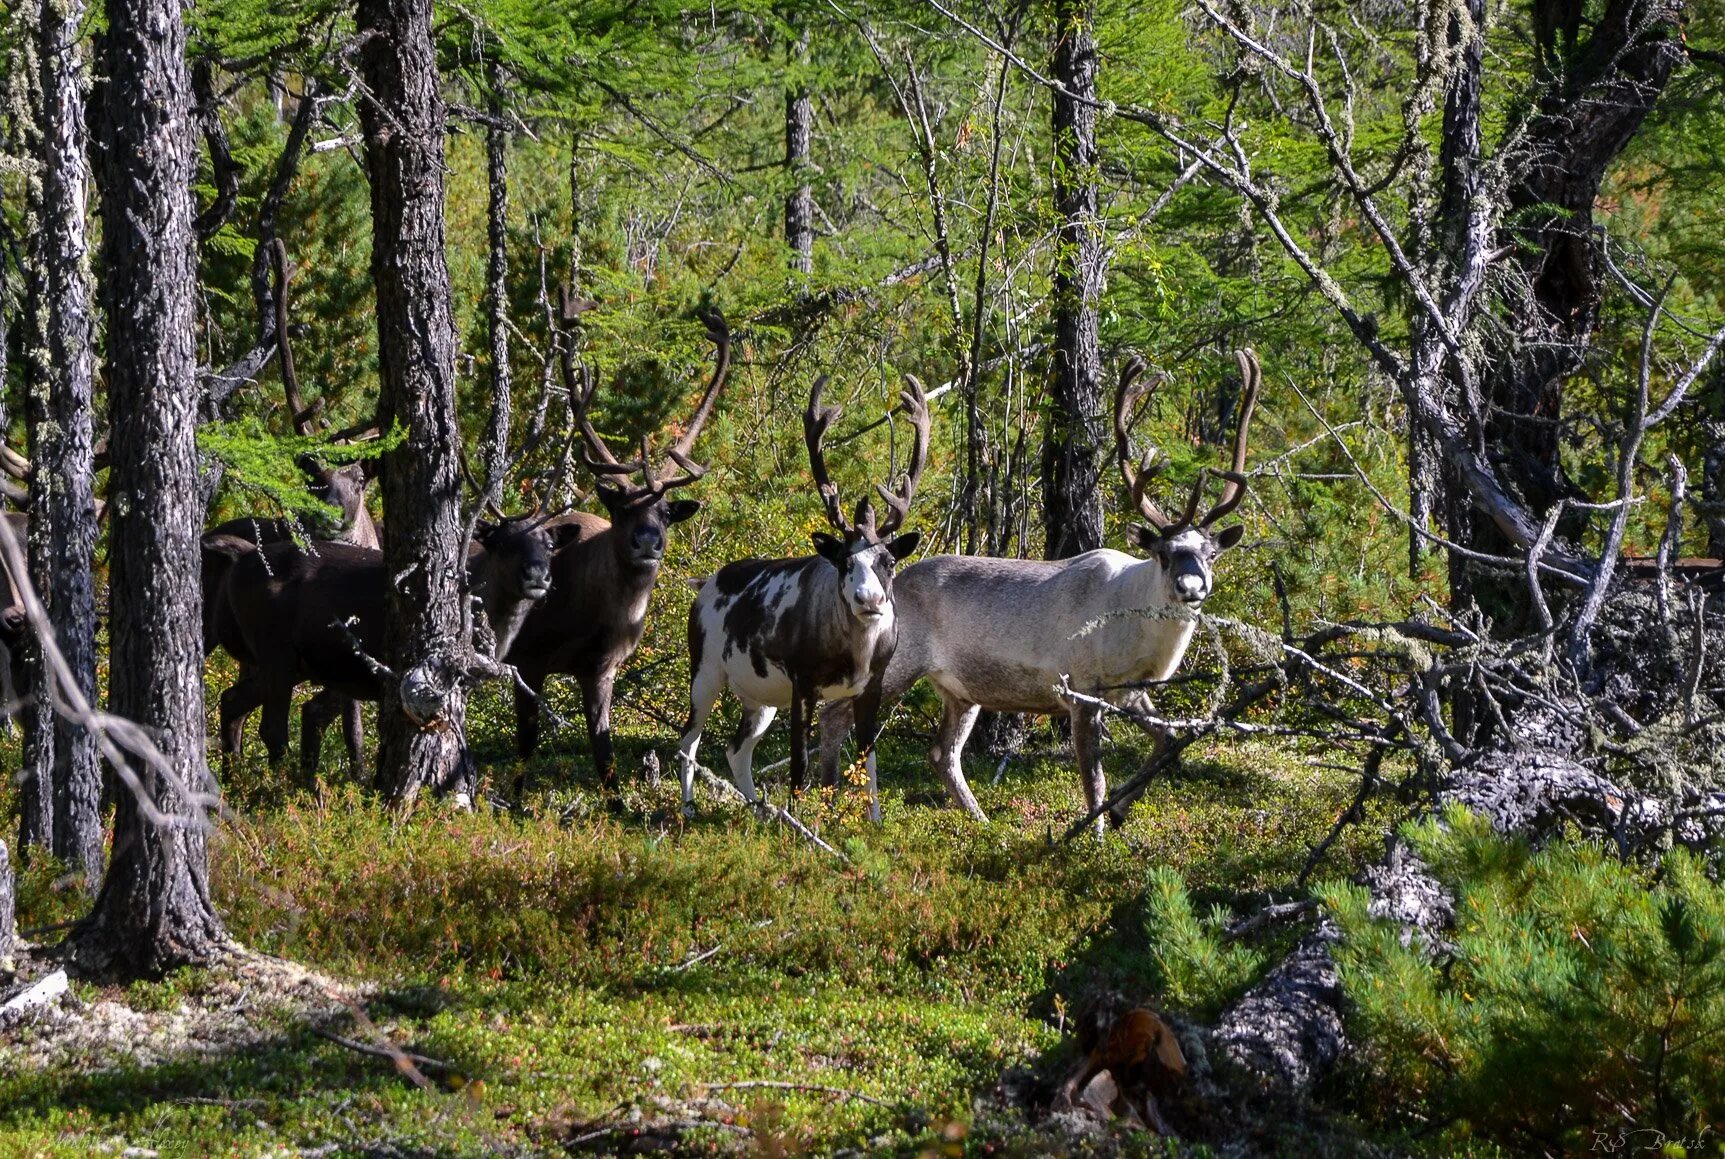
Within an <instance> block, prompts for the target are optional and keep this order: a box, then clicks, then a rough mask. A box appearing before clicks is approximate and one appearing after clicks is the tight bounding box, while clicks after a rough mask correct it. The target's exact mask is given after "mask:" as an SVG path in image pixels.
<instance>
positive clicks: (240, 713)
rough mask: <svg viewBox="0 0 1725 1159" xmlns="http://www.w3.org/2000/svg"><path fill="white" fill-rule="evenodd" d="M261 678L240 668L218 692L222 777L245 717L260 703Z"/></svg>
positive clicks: (238, 742) (229, 769) (238, 744)
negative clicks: (219, 698)
mask: <svg viewBox="0 0 1725 1159" xmlns="http://www.w3.org/2000/svg"><path fill="white" fill-rule="evenodd" d="M263 702H264V698H263V682H262V681H261V680H259V679H258V677H257V674H256V673H254V672H252V671H250V670H249V669H246V668H242V669H240V678H239V679H238V680H236V681H234V683H233V685H232V686H231V687H229V688H227V689H226V690H225V691H223V693H222V695H221V701H220V704H221V733H222V780H223V781H226V780H227V779H228V777H229V776H230V775H231V774H232V772H233V760H234V758H235V757H237V756H238V755H239V753H240V747H241V743H242V741H243V739H244V736H245V727H246V717H248V716H250V715H251V714H252V713H253V712H255V711H256V710H257V708H258V707H259V706H260V705H261V704H263Z"/></svg>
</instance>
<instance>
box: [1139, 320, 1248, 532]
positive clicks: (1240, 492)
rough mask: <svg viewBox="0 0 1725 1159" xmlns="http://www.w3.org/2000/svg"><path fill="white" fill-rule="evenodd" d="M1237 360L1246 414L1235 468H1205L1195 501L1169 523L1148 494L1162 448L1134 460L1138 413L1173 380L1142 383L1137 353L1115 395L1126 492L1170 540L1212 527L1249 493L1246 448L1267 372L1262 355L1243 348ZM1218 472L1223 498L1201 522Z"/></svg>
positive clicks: (1238, 426) (1239, 424) (1237, 432)
mask: <svg viewBox="0 0 1725 1159" xmlns="http://www.w3.org/2000/svg"><path fill="white" fill-rule="evenodd" d="M1234 357H1235V359H1236V360H1238V362H1239V364H1240V382H1241V395H1240V414H1239V419H1238V420H1237V421H1236V423H1235V427H1234V455H1233V459H1232V462H1231V464H1230V466H1229V467H1228V468H1226V469H1220V468H1210V467H1206V468H1202V469H1201V470H1199V472H1198V478H1197V480H1196V481H1195V482H1194V483H1193V484H1192V494H1191V497H1190V498H1189V499H1188V500H1187V501H1186V509H1185V510H1184V511H1182V512H1181V513H1180V517H1179V518H1178V519H1169V518H1168V517H1167V516H1166V515H1164V514H1163V513H1162V509H1161V508H1159V507H1157V506H1156V504H1155V502H1154V501H1153V500H1151V498H1150V496H1149V494H1148V491H1149V487H1150V483H1151V482H1152V480H1154V479H1155V477H1156V475H1157V474H1158V473H1159V471H1160V469H1161V464H1159V463H1157V462H1156V461H1155V460H1156V449H1155V448H1154V447H1150V448H1147V449H1146V450H1145V452H1144V457H1143V458H1142V459H1141V460H1139V462H1138V465H1137V466H1136V467H1134V466H1133V456H1132V412H1133V411H1134V410H1135V409H1136V408H1137V406H1138V404H1139V402H1140V401H1141V400H1142V399H1143V398H1144V396H1145V395H1147V394H1149V393H1150V392H1151V391H1153V390H1155V389H1156V388H1157V387H1159V386H1161V385H1162V383H1163V382H1165V381H1167V375H1165V374H1160V373H1158V374H1157V375H1155V376H1154V377H1152V378H1149V379H1146V380H1144V381H1143V382H1140V381H1139V379H1140V378H1142V376H1143V374H1144V360H1143V359H1142V358H1139V357H1138V356H1136V355H1134V356H1133V357H1132V359H1131V360H1130V361H1129V362H1127V364H1126V366H1125V367H1124V368H1123V369H1122V370H1121V372H1120V384H1119V386H1118V387H1116V388H1115V394H1114V455H1115V458H1116V459H1117V460H1118V461H1119V464H1120V475H1121V478H1123V479H1124V480H1125V482H1126V490H1127V491H1128V492H1129V493H1130V494H1131V496H1132V502H1133V504H1134V505H1135V506H1136V507H1137V508H1138V511H1139V513H1140V514H1141V515H1143V516H1144V519H1145V521H1146V522H1148V523H1149V524H1150V526H1151V527H1153V528H1155V529H1156V531H1157V532H1158V533H1159V534H1161V535H1163V536H1169V535H1174V534H1177V533H1178V532H1180V531H1182V530H1184V529H1185V528H1188V527H1193V526H1197V527H1209V526H1210V525H1211V524H1213V523H1215V522H1216V521H1217V520H1218V519H1221V518H1222V517H1223V516H1225V515H1227V514H1228V513H1229V512H1231V511H1233V510H1234V508H1236V507H1238V506H1239V505H1240V500H1241V499H1243V498H1244V497H1245V494H1246V476H1245V467H1246V444H1247V433H1248V431H1249V429H1250V426H1251V422H1252V412H1253V410H1254V408H1255V407H1256V406H1257V402H1258V384H1259V382H1260V381H1261V379H1262V372H1261V371H1260V369H1259V367H1258V356H1257V355H1256V354H1255V353H1253V352H1252V351H1250V350H1237V351H1235V352H1234ZM1212 474H1214V475H1216V476H1219V477H1220V478H1222V479H1223V480H1225V481H1226V482H1225V485H1224V486H1223V488H1222V494H1221V497H1220V498H1218V499H1217V501H1216V505H1215V506H1214V507H1212V508H1210V510H1209V511H1208V512H1207V513H1206V514H1205V515H1204V517H1203V518H1202V519H1200V518H1198V503H1199V501H1200V500H1201V499H1202V498H1203V494H1204V483H1205V481H1206V480H1207V479H1208V478H1209V476H1211V475H1212Z"/></svg>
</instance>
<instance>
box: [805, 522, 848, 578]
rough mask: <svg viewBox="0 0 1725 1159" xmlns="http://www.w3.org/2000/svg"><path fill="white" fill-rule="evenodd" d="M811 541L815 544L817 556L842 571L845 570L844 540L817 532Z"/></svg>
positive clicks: (810, 537) (811, 537)
mask: <svg viewBox="0 0 1725 1159" xmlns="http://www.w3.org/2000/svg"><path fill="white" fill-rule="evenodd" d="M809 539H810V540H811V541H812V542H813V543H814V545H815V553H816V554H817V555H819V556H820V557H821V558H822V559H824V560H826V561H827V562H828V563H830V564H832V565H833V566H834V567H836V568H838V569H840V570H841V571H842V570H843V569H844V560H845V555H846V552H845V545H844V540H842V539H834V538H833V537H832V536H830V535H828V534H827V533H826V532H824V531H817V532H815V533H814V534H813V535H811V536H809Z"/></svg>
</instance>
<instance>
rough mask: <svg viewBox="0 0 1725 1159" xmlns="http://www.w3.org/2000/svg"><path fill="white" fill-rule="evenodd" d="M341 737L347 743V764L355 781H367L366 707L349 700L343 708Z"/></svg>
mask: <svg viewBox="0 0 1725 1159" xmlns="http://www.w3.org/2000/svg"><path fill="white" fill-rule="evenodd" d="M341 735H342V739H343V740H344V741H346V742H347V764H348V768H350V769H351V770H352V776H353V779H354V780H356V781H361V780H364V779H365V715H364V706H363V705H361V704H360V702H359V701H357V700H349V701H348V702H347V703H346V704H344V705H343V706H342V712H341Z"/></svg>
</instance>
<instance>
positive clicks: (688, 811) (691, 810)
mask: <svg viewBox="0 0 1725 1159" xmlns="http://www.w3.org/2000/svg"><path fill="white" fill-rule="evenodd" d="M694 819H695V802H693V801H684V802H683V820H685V821H693V820H694Z"/></svg>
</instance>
